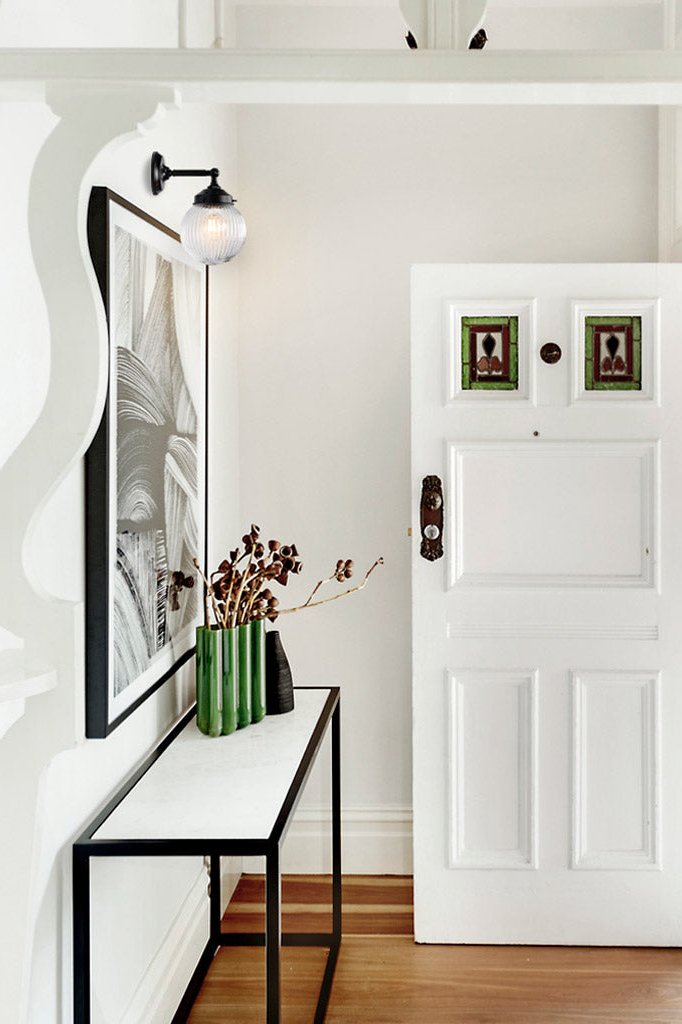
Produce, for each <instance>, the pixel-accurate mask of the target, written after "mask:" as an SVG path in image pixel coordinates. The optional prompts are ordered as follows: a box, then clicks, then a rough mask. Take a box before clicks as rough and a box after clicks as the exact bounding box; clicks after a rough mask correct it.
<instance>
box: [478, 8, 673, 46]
mask: <svg viewBox="0 0 682 1024" xmlns="http://www.w3.org/2000/svg"><path fill="white" fill-rule="evenodd" d="M663 28H664V23H663V4H658V3H632V4H623V5H622V6H618V5H616V4H609V3H605V4H603V5H599V4H594V5H592V4H588V3H585V2H581V0H578V2H577V3H575V4H573V3H571V4H562V3H558V4H557V3H554V4H553V3H551V0H550V2H547V0H537V2H533V0H530V2H529V0H520V2H519V3H516V2H514V0H512V2H509V0H501V2H500V0H491V3H490V5H489V7H488V10H487V12H486V16H485V29H486V32H487V34H488V42H487V44H486V49H487V50H654V49H661V48H662V47H663Z"/></svg>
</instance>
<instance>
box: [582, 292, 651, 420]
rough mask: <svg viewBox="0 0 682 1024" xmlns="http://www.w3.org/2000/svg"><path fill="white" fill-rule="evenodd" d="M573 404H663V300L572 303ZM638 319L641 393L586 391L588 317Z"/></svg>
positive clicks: (587, 300)
mask: <svg viewBox="0 0 682 1024" xmlns="http://www.w3.org/2000/svg"><path fill="white" fill-rule="evenodd" d="M572 312H573V316H572V320H573V346H572V353H573V354H572V377H573V393H572V396H571V401H573V402H600V403H602V404H604V402H647V401H648V402H653V403H654V404H655V405H660V404H661V396H660V376H661V375H660V350H661V300H660V299H659V298H653V299H575V300H574V301H573V303H572ZM624 315H625V316H638V317H640V319H641V321H642V339H641V363H642V387H641V390H640V391H587V390H586V388H585V326H584V325H585V318H586V317H588V316H624Z"/></svg>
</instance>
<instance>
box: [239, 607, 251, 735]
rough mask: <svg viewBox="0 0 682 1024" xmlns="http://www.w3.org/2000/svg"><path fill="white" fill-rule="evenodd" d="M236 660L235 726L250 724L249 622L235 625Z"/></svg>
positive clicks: (241, 726)
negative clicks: (236, 694) (237, 680)
mask: <svg viewBox="0 0 682 1024" xmlns="http://www.w3.org/2000/svg"><path fill="white" fill-rule="evenodd" d="M237 648H238V655H237V661H238V665H239V669H238V673H237V674H238V676H239V688H238V696H237V726H238V728H239V729H243V728H244V727H245V726H247V725H251V628H250V625H249V623H248V622H247V623H245V624H244V625H243V626H237Z"/></svg>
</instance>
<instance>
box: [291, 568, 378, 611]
mask: <svg viewBox="0 0 682 1024" xmlns="http://www.w3.org/2000/svg"><path fill="white" fill-rule="evenodd" d="M383 564H384V560H383V558H377V560H376V561H375V562H374V563H373V564H372V565H371V566H370V567H369V569H368V570H367V572H366V573H365V578H364V580H363V581H362V583H358V585H357V587H351V588H350V590H344V591H343V593H341V594H334V595H333V597H325V598H323V599H322V600H321V601H313V600H312V598H313V596H314V594H315V593H316V592H317V590H319V588H320V586H321V585H322V584H323V583H325V582H328V581H327V580H320V581H319V583H318V584H317V586H316V587H315V589H314V590H313V593H312V594H311V595H310V597H309V598H308V600H307V601H306V602H305V604H299V605H297V606H296V607H295V608H283V609H282V610H281V611H279V612H278V613H277V614H278V615H291V613H292V612H301V611H303V609H304V608H317V607H318V606H319V605H321V604H329V603H330V602H331V601H338V600H340V599H341V598H342V597H348V595H349V594H356V593H357V592H358V591H359V590H364V588H365V587H366V586H367V580H368V579H369V578H370V576H371V575H372V573H373V572H374V570H375V569H376V568H377V566H379V565H383ZM334 578H336V574H334V576H331V577H330V579H334Z"/></svg>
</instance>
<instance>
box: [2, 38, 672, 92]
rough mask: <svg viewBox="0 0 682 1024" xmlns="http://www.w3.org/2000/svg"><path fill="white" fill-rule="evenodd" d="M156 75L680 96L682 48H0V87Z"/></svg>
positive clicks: (331, 87)
mask: <svg viewBox="0 0 682 1024" xmlns="http://www.w3.org/2000/svg"><path fill="white" fill-rule="evenodd" d="M75 81H78V82H93V83H94V82H99V83H104V82H106V83H118V84H121V85H131V84H132V85H134V84H145V85H148V84H152V83H153V84H158V85H171V86H178V87H180V88H181V91H182V95H183V97H184V99H185V100H187V101H192V100H205V101H212V102H225V103H408V104H411V103H435V104H526V105H538V104H626V105H639V104H647V105H651V104H653V105H661V106H679V105H682V52H677V51H674V50H666V51H653V50H649V51H642V52H631V53H630V52H629V53H622V52H601V53H599V52H589V53H588V52H584V51H582V52H564V51H551V52H540V51H533V52H511V51H510V52H503V51H490V52H485V51H476V52H471V53H470V52H464V53H459V52H453V51H438V50H430V51H420V50H417V51H409V50H406V51H405V52H403V51H394V50H381V51H344V52H338V51H319V50H317V51H309V52H308V51H295V50H289V51H276V52H271V51H253V52H247V51H240V50H121V49H117V50H106V49H96V50H40V49H32V50H0V95H2V96H3V97H5V98H8V99H17V98H20V97H21V94H22V90H25V91H26V94H27V95H29V94H31V95H32V98H35V89H36V87H40V86H41V85H42V84H44V83H52V82H75Z"/></svg>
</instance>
